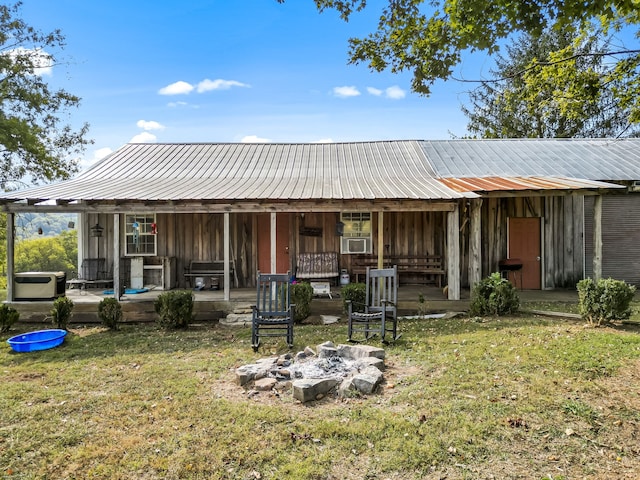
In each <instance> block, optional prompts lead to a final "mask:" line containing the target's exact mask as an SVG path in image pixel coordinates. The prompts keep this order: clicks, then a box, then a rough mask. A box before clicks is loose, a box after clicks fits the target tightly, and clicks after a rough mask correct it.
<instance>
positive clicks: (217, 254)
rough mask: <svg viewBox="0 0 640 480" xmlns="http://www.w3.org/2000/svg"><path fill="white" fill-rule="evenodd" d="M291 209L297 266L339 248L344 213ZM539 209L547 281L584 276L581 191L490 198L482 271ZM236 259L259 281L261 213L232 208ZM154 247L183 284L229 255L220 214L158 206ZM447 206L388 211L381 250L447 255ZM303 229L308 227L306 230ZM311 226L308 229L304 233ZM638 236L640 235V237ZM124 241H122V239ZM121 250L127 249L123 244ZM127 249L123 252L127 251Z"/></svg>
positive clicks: (108, 223) (463, 241) (344, 263)
mask: <svg viewBox="0 0 640 480" xmlns="http://www.w3.org/2000/svg"><path fill="white" fill-rule="evenodd" d="M459 207H460V210H459V211H460V215H459V226H458V228H459V229H460V245H459V248H460V273H461V277H460V281H461V286H462V287H467V286H468V285H469V283H468V267H469V232H470V228H471V223H470V214H471V211H470V206H469V205H467V202H466V201H461V202H460V204H459ZM288 215H290V217H289V220H290V222H289V223H290V236H291V237H290V242H289V245H290V251H289V256H290V262H291V271H295V267H296V265H295V262H296V256H297V253H298V252H330V251H335V252H338V253H339V252H340V237H339V236H338V235H337V233H336V224H337V223H338V221H339V220H340V214H339V213H338V212H335V213H305V215H304V217H303V216H302V215H301V214H299V213H291V214H288ZM508 217H542V218H543V220H544V222H543V245H542V250H543V257H544V258H543V279H544V285H543V286H544V287H546V288H557V287H570V286H574V285H575V283H576V282H577V281H578V280H580V279H581V278H582V272H583V258H584V257H583V248H582V242H583V240H582V239H583V236H582V231H583V225H582V218H583V198H582V197H581V196H563V197H546V198H545V197H531V198H528V197H517V198H491V199H485V200H484V201H483V203H482V207H481V223H482V226H481V229H482V242H481V249H482V250H481V258H482V276H483V277H485V276H487V275H489V274H490V273H491V272H495V271H497V270H498V262H499V261H500V260H501V259H503V258H505V257H506V254H507V218H508ZM229 219H230V222H229V223H230V228H229V230H230V232H229V234H230V246H231V260H232V261H233V262H234V263H235V268H236V274H237V277H238V283H239V286H241V287H250V286H254V285H255V275H256V268H257V239H258V236H259V235H270V232H268V231H267V232H260V231H258V227H257V221H256V216H255V215H253V214H250V213H232V214H230V217H229ZM156 220H157V222H156V223H157V225H158V235H157V242H158V243H157V245H158V247H157V254H158V256H167V257H175V259H176V281H177V284H178V287H185V286H186V283H185V279H184V275H183V273H184V271H185V269H186V268H187V267H188V266H189V262H191V261H192V260H203V261H204V260H222V259H223V258H224V224H223V222H224V216H223V214H206V213H202V214H195V213H194V214H158V215H157V216H156ZM96 223H99V224H100V225H101V226H103V227H104V233H103V237H102V238H100V239H95V238H91V237H90V236H89V235H88V234H87V238H86V240H85V252H89V253H88V254H87V255H85V256H86V257H95V256H97V254H98V251H97V245H98V242H99V243H100V256H103V257H105V258H106V259H107V264H108V265H112V262H113V251H112V245H113V216H112V215H97V214H92V215H87V216H86V225H87V226H86V228H87V229H88V228H89V227H90V226H91V225H95V224H96ZM446 223H447V214H446V212H385V213H384V226H383V228H384V232H383V238H384V245H383V246H382V247H381V248H383V249H384V252H383V253H384V255H440V256H442V259H443V264H444V265H446V264H447V263H446V262H447V246H446V242H447V240H446V231H447V225H446ZM303 227H311V228H314V229H316V230H315V233H316V234H317V233H318V231H320V233H319V234H317V235H301V228H303ZM378 228H379V225H378V215H377V214H376V213H375V212H374V213H373V215H372V229H373V232H372V238H373V252H372V253H373V255H377V254H378V249H379V246H378V244H377V243H378V242H377V239H378ZM304 231H305V230H304V229H303V230H302V232H304ZM308 232H309V230H307V233H308ZM639 243H640V242H639ZM121 247H122V249H124V242H123V241H122V240H121ZM122 251H124V250H122ZM122 255H123V254H122ZM339 258H340V268H341V269H346V270H347V271H349V270H350V267H351V258H352V256H351V255H340V257H339Z"/></svg>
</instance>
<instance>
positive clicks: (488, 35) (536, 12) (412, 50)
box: [277, 0, 640, 123]
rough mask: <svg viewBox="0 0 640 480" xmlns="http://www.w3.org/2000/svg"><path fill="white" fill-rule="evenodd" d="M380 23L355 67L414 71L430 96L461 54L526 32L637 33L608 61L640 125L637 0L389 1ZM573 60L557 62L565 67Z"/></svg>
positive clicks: (356, 7)
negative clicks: (569, 29) (570, 28)
mask: <svg viewBox="0 0 640 480" xmlns="http://www.w3.org/2000/svg"><path fill="white" fill-rule="evenodd" d="M277 1H278V2H279V3H284V1H285V0H277ZM314 2H315V5H316V7H317V8H318V10H319V11H324V10H327V9H333V10H335V11H337V12H338V13H339V14H340V16H341V17H342V19H343V20H345V21H348V20H349V19H350V18H351V16H353V15H355V14H357V12H359V11H361V10H364V9H365V8H367V9H368V8H376V7H375V6H373V5H368V4H367V1H366V0H314ZM375 5H378V4H377V3H376V4H375ZM378 18H379V20H378V24H377V26H376V27H375V29H374V31H373V32H371V33H370V34H368V35H367V36H365V37H363V38H351V39H350V40H349V59H350V63H355V64H359V63H365V64H367V65H368V66H369V67H370V68H371V69H372V70H374V71H383V70H390V71H391V72H394V73H398V72H405V71H406V72H411V73H412V75H413V79H412V90H413V91H415V92H417V93H420V94H423V95H429V94H430V93H431V88H432V86H433V84H434V83H435V82H436V81H437V80H448V79H451V78H452V77H453V75H454V71H455V69H456V67H457V66H458V65H459V64H460V62H461V60H462V57H463V55H472V54H474V53H479V52H483V53H485V54H489V55H494V54H496V53H497V52H499V50H500V46H501V44H503V43H504V41H505V40H508V39H510V40H514V39H515V38H517V37H518V36H519V35H522V34H525V35H529V36H531V37H534V38H535V37H539V36H540V35H542V33H543V32H545V31H549V30H551V29H555V30H558V31H560V30H562V29H564V28H565V27H567V26H577V27H578V29H580V30H582V31H587V30H588V29H589V28H590V27H593V26H594V25H596V26H597V27H598V28H601V29H602V31H603V32H604V34H605V35H610V34H611V33H614V32H618V31H620V30H622V29H632V30H633V31H634V33H635V37H634V39H635V40H634V42H635V45H632V46H631V47H626V46H625V47H624V48H620V49H616V50H617V52H616V55H615V57H614V56H611V57H609V58H610V63H611V65H612V68H611V69H610V77H611V79H612V80H613V81H615V82H616V83H617V84H618V85H619V86H620V88H615V89H612V93H613V94H614V95H615V96H616V100H617V101H619V102H621V103H622V105H623V108H625V109H626V110H627V112H628V115H629V116H628V121H629V122H633V123H638V122H640V103H639V102H640V100H638V98H640V78H639V77H640V75H639V73H640V72H639V70H638V65H639V63H640V53H639V52H638V50H639V48H638V46H637V43H638V42H637V41H638V25H640V8H638V4H637V1H636V0H602V1H598V2H585V1H584V0H539V1H535V2H532V1H513V0H387V2H384V3H383V7H382V11H381V13H380V15H379V17H378ZM570 60H571V58H570V57H565V58H563V57H555V61H557V62H560V63H562V62H568V61H570ZM542 61H547V60H542ZM552 61H554V60H552Z"/></svg>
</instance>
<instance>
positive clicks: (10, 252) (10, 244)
mask: <svg viewBox="0 0 640 480" xmlns="http://www.w3.org/2000/svg"><path fill="white" fill-rule="evenodd" d="M15 223H16V219H15V214H13V213H7V301H8V302H13V301H14V300H15V293H14V290H13V277H14V274H15V264H14V251H15V234H16V231H15V227H16V225H15Z"/></svg>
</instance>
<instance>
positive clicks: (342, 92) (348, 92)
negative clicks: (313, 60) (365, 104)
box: [333, 86, 360, 98]
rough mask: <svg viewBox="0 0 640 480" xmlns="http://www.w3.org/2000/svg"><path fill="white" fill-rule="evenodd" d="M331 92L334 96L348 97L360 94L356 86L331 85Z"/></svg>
mask: <svg viewBox="0 0 640 480" xmlns="http://www.w3.org/2000/svg"><path fill="white" fill-rule="evenodd" d="M333 94H334V95H335V96H336V97H340V98H348V97H357V96H358V95H360V91H359V90H358V89H357V88H356V87H347V86H345V87H333Z"/></svg>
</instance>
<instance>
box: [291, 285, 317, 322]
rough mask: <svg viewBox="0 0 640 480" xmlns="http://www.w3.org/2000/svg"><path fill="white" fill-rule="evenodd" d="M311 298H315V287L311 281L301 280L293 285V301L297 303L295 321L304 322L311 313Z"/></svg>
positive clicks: (294, 314) (294, 313)
mask: <svg viewBox="0 0 640 480" xmlns="http://www.w3.org/2000/svg"><path fill="white" fill-rule="evenodd" d="M311 300H313V287H312V286H311V284H310V283H307V282H301V283H294V284H293V285H291V303H293V304H295V310H294V312H293V321H294V322H295V323H300V322H302V321H303V320H304V319H305V318H307V317H308V316H309V314H310V313H311Z"/></svg>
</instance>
